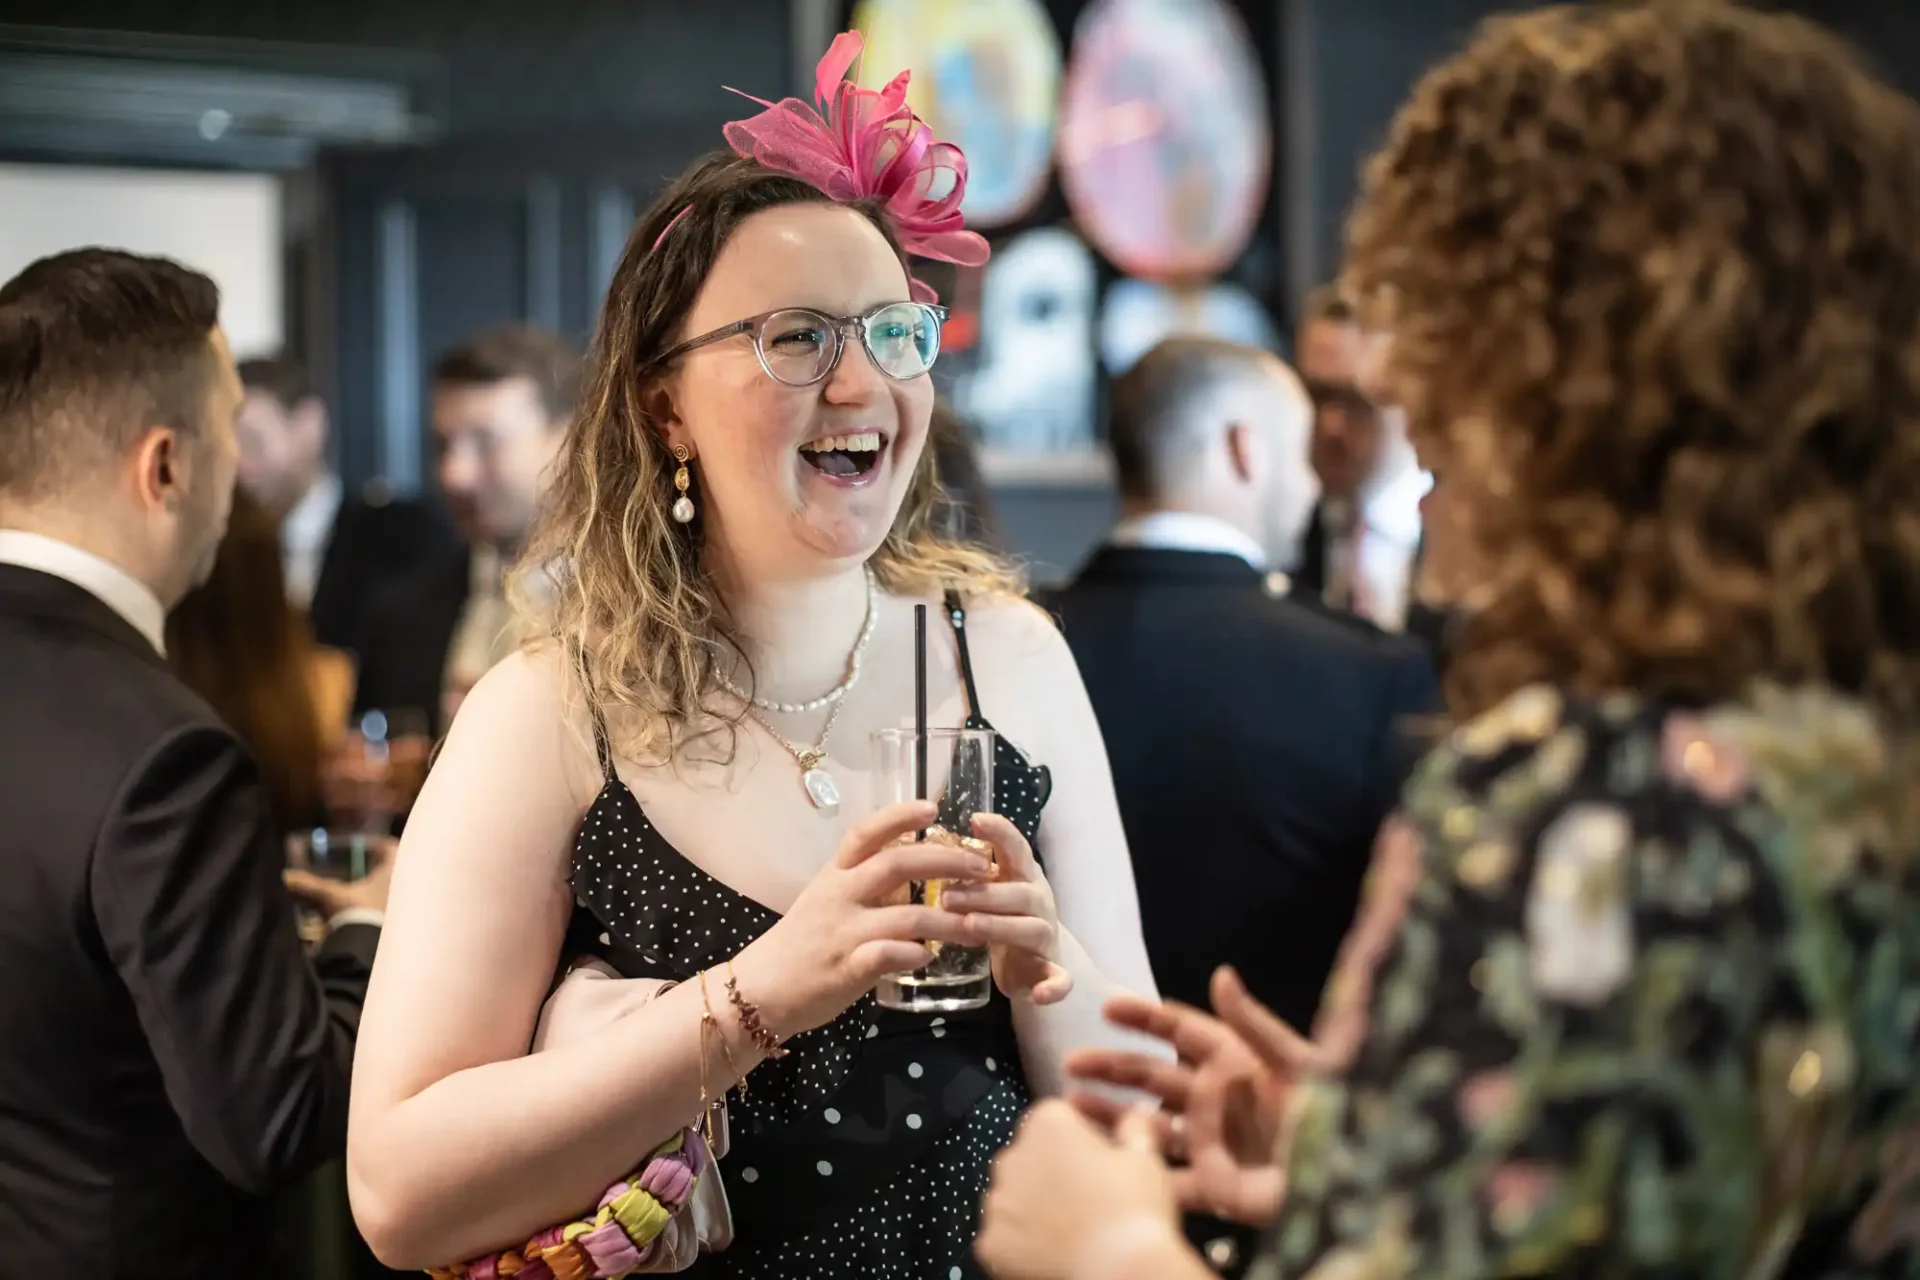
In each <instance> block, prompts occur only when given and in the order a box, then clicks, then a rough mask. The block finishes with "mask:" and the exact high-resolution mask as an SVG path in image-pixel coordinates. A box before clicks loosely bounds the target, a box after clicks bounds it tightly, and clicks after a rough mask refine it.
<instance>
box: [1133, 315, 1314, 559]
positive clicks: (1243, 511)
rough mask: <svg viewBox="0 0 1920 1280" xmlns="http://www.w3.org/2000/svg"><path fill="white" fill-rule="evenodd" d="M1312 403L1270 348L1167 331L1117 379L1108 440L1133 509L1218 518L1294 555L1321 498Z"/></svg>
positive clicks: (1278, 554) (1274, 552)
mask: <svg viewBox="0 0 1920 1280" xmlns="http://www.w3.org/2000/svg"><path fill="white" fill-rule="evenodd" d="M1312 421H1313V406H1312V403H1311V402H1310V401H1309V400H1308V399H1307V394H1306V390H1305V388H1303V387H1302V386H1301V383H1300V379H1299V378H1298V377H1296V376H1295V375H1294V372H1293V370H1292V369H1290V368H1288V367H1287V365H1286V364H1285V363H1284V362H1283V361H1281V360H1280V359H1279V358H1278V357H1277V356H1274V355H1273V354H1272V353H1270V352H1267V351H1263V350H1261V349H1259V348H1258V347H1249V346H1244V345H1242V344H1240V343H1236V342H1227V341H1224V340H1222V339H1218V338H1202V337H1175V338H1168V339H1166V340H1164V341H1162V342H1161V343H1159V344H1158V345H1157V346H1155V347H1154V348H1153V349H1152V350H1151V351H1149V352H1147V354H1146V355H1144V356H1142V357H1141V358H1140V360H1139V362H1138V363H1136V364H1135V365H1134V366H1133V367H1132V368H1131V369H1129V370H1127V372H1126V373H1125V374H1123V375H1122V376H1121V378H1120V379H1119V381H1118V382H1117V383H1115V385H1114V389H1113V413H1112V419H1111V422H1110V425H1109V428H1108V440H1109V443H1110V445H1111V448H1112V449H1113V457H1114V464H1115V470H1116V472H1117V473H1118V480H1119V484H1120V496H1121V498H1122V500H1123V501H1124V502H1125V503H1126V504H1127V505H1128V507H1129V508H1130V509H1133V510H1155V509H1163V510H1181V511H1191V512H1197V513H1200V514H1205V515H1212V516H1216V517H1218V518H1220V519H1223V520H1226V521H1228V522H1229V523H1232V524H1233V525H1235V526H1236V527H1238V528H1240V529H1242V530H1243V531H1245V532H1246V533H1248V534H1249V535H1250V536H1252V537H1254V538H1256V539H1258V540H1259V541H1260V542H1261V543H1262V545H1264V546H1265V547H1266V548H1267V550H1268V553H1269V555H1270V556H1272V557H1273V559H1274V561H1275V562H1276V563H1277V564H1285V563H1290V561H1291V554H1292V552H1293V551H1294V549H1295V548H1296V547H1297V544H1298V542H1299V539H1300V536H1301V533H1302V531H1304V529H1305V528H1306V523H1307V520H1308V518H1309V517H1310V516H1311V514H1312V510H1313V504H1314V502H1315V501H1316V500H1317V499H1318V497H1319V487H1318V485H1317V483H1315V481H1314V479H1313V473H1312V469H1311V467H1310V466H1309V464H1308V445H1309V440H1310V436H1311V431H1312Z"/></svg>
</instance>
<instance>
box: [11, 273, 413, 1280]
mask: <svg viewBox="0 0 1920 1280" xmlns="http://www.w3.org/2000/svg"><path fill="white" fill-rule="evenodd" d="M240 401H241V387H240V380H239V377H238V375H237V373H236V372H235V370H234V365H233V360H232V357H231V356H230V355H229V354H228V352H227V344H226V338H225V335H224V333H223V332H222V330H221V329H220V326H219V291H218V290H217V289H216V288H215V286H214V284H213V282H212V281H211V280H209V279H207V278H206V277H205V276H203V275H200V274H198V273H197V272H193V271H188V270H186V269H185V268H183V267H180V266H178V265H176V264H174V263H172V262H168V261H165V260H163V259H157V258H143V257H136V256H134V255H131V254H126V253H120V252H116V251H112V250H106V249H84V250H78V251H74V252H71V253H64V254H59V255H57V256H54V257H51V258H43V259H41V260H40V261H38V262H35V263H34V264H33V265H31V266H29V267H28V268H27V269H26V270H24V271H22V272H21V273H20V274H19V275H18V276H16V277H14V279H13V280H11V281H9V282H8V283H7V284H6V285H5V286H4V287H0V707H4V708H5V713H4V715H0V973H4V974H5V975H6V979H5V981H4V982H0V1046H4V1047H3V1048H0V1151H4V1152H5V1153H6V1156H5V1158H4V1159H0V1256H4V1257H5V1258H6V1264H5V1269H6V1270H7V1271H8V1272H9V1273H11V1274H20V1275H47V1276H54V1275H85V1276H93V1277H103V1278H105V1277H125V1278H126V1280H134V1278H135V1277H139V1278H140V1280H174V1278H177V1280H189V1278H191V1280H216V1278H224V1277H229V1276H236V1275H246V1274H260V1273H261V1272H262V1269H263V1268H266V1267H268V1266H269V1265H270V1258H269V1248H268V1235H269V1230H270V1228H269V1221H268V1220H269V1216H270V1215H268V1214H267V1212H266V1197H268V1196H269V1195H270V1194H271V1193H273V1192H275V1191H277V1190H279V1189H280V1188H282V1187H285V1186H286V1185H288V1184H289V1183H290V1182H292V1181H293V1180H294V1179H296V1178H298V1177H299V1176H300V1175H301V1174H303V1173H305V1172H306V1171H307V1170H309V1169H312V1168H313V1167H315V1166H316V1165H318V1164H319V1163H320V1162H321V1161H323V1160H326V1159H328V1158H329V1157H332V1156H337V1155H339V1154H340V1152H341V1151H342V1149H343V1147H344V1143H345V1137H346V1107H347V1077H348V1066H349V1061H350V1059H351V1056H352V1053H353V1042H354V1033H355V1030H356V1027H357V1025H358V1022H359V1015H360V1003H361V999H362V997H363V995H364V994H365V991H366V983H367V975H368V972H369V970H370V966H371V963H372V958H373V950H374V944H375V941H376V939H377V938H378V936H379V929H378V927H377V926H378V921H379V920H380V913H379V908H380V907H381V905H382V904H383V902H384V898H385V874H386V873H385V870H384V869H382V870H380V871H378V872H376V874H375V875H374V876H372V877H370V878H369V879H367V880H365V881H362V882H360V883H359V884H357V885H354V886H343V888H350V889H351V890H352V893H351V894H350V895H349V897H350V899H351V909H350V910H342V911H341V912H340V913H339V914H337V915H336V916H335V917H334V918H333V920H332V921H331V927H330V930H329V932H328V935H327V937H326V939H325V940H324V941H323V942H322V943H320V945H319V946H318V948H317V949H316V950H315V952H314V953H313V955H312V957H311V959H309V957H308V955H307V954H306V953H305V951H304V950H303V948H302V944H301V940H300V938H299V936H298V935H297V934H296V932H295V927H294V904H293V902H292V900H291V899H290V898H289V895H288V893H287V890H286V887H285V886H284V885H283V883H282V879H281V877H282V869H283V867H284V865H285V856H284V852H283V847H282V831H281V820H280V819H278V818H277V817H276V816H275V812H274V798H273V796H272V794H271V793H270V791H269V789H268V787H267V786H266V785H265V784H264V782H263V781H262V778H261V774H260V770H259V768H258V766H257V765H256V764H255V763H254V762H253V760H252V758H251V757H250V756H249V754H248V751H247V749H246V746H245V744H244V743H243V742H242V741H241V740H240V739H239V738H238V737H237V736H236V735H235V733H234V731H233V730H232V729H230V728H229V727H228V726H227V725H226V724H224V723H223V722H222V721H221V719H220V717H219V716H218V715H217V714H216V713H215V712H214V710H213V709H212V708H210V707H209V706H208V705H207V704H206V703H205V702H203V701H202V700H201V699H200V698H198V697H196V696H195V695H194V694H193V693H192V692H191V691H190V690H188V689H187V688H186V687H185V686H184V685H183V684H181V682H180V681H179V680H178V679H177V678H176V677H175V676H174V675H173V674H172V673H171V672H170V671H169V670H168V669H167V664H166V658H165V656H164V647H165V632H164V625H165V616H166V612H167V610H168V608H169V607H171V606H173V605H175V604H177V603H178V602H179V601H180V600H181V599H182V598H183V597H184V596H186V595H187V593H188V592H189V591H191V590H192V589H193V588H194V587H196V586H198V585H199V584H201V583H204V582H205V581H207V579H208V576H209V574H210V573H211V572H212V570H213V568H214V565H215V562H216V558H217V553H218V550H219V547H220V544H221V538H222V535H223V532H224V531H225V529H226V527H227V521H228V511H229V506H230V503H231V501H232V496H233V491H234V472H235V469H236V460H237V454H238V452H239V448H238V444H237V442H236V439H235V433H234V417H235V415H236V413H237V411H238V409H239V406H240ZM290 679H292V680H293V681H294V682H295V683H296V684H297V682H298V677H297V676H291V677H290Z"/></svg>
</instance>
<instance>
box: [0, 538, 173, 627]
mask: <svg viewBox="0 0 1920 1280" xmlns="http://www.w3.org/2000/svg"><path fill="white" fill-rule="evenodd" d="M0 564H10V565H15V566H17V567H19V568H22V569H33V570H35V571H37V572H39V573H45V574H50V575H52V576H53V577H56V578H63V579H65V580H66V581H68V582H71V583H72V584H73V585H74V586H76V587H79V588H80V589H81V590H82V591H85V592H87V593H88V594H89V595H91V596H93V597H95V598H96V599H98V600H99V601H100V603H102V604H104V605H106V606H107V608H109V609H111V610H113V611H114V612H115V613H117V614H119V615H120V616H121V617H122V618H123V619H125V620H126V622H127V625H128V626H130V627H132V628H133V629H134V630H135V631H138V632H139V633H140V634H141V635H143V636H145V637H146V639H147V643H149V644H151V645H152V646H153V647H154V651H155V652H157V653H159V654H160V655H161V656H162V657H164V656H166V652H167V610H166V607H165V606H164V605H162V604H161V603H160V597H158V596H156V595H154V594H153V591H152V590H151V589H150V588H148V587H147V586H145V585H144V584H142V583H141V582H139V581H137V580H136V579H135V578H134V577H133V576H132V575H130V574H128V573H127V571H126V570H124V569H122V568H120V567H119V566H118V565H116V564H112V563H109V562H108V561H106V560H102V559H101V558H100V557H99V556H96V555H94V554H93V553H92V552H90V551H82V550H81V549H80V548H79V547H76V546H74V545H73V544H72V543H69V542H62V541H60V540H59V539H58V538H48V537H45V536H43V535H41V534H38V533H28V532H26V531H25V530H22V529H0Z"/></svg>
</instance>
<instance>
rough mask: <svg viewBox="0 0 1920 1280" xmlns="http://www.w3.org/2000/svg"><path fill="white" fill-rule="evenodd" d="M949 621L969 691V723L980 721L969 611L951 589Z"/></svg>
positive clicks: (962, 676) (961, 674)
mask: <svg viewBox="0 0 1920 1280" xmlns="http://www.w3.org/2000/svg"><path fill="white" fill-rule="evenodd" d="M945 600H946V606H947V621H948V622H950V623H952V624H953V643H954V645H955V647H956V648H958V650H959V652H960V681H961V683H962V684H964V685H965V686H966V689H967V723H968V724H969V726H973V725H974V722H975V721H977V720H979V719H980V691H979V690H978V689H976V688H975V687H974V684H973V655H972V654H971V653H969V652H968V651H967V611H966V608H965V607H964V606H963V605H962V604H961V603H960V593H959V592H958V591H957V590H954V589H953V588H951V587H949V588H948V589H947V592H946V596H945Z"/></svg>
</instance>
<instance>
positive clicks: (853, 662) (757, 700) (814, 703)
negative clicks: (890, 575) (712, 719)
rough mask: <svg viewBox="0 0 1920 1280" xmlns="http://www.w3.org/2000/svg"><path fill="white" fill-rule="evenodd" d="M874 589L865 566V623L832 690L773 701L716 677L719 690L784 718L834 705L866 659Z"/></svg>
mask: <svg viewBox="0 0 1920 1280" xmlns="http://www.w3.org/2000/svg"><path fill="white" fill-rule="evenodd" d="M874 588H875V583H874V578H873V567H872V566H871V565H869V566H868V567H867V620H866V622H864V623H863V624H861V627H860V638H859V639H858V640H855V641H854V642H853V652H852V653H850V654H848V655H847V674H846V675H844V676H842V677H841V679H840V683H839V684H837V685H835V686H833V688H831V689H829V690H827V691H826V692H825V693H823V694H821V695H820V696H819V697H817V698H812V699H809V700H808V701H806V702H775V701H774V700H773V699H771V698H762V697H760V696H759V695H758V694H752V695H750V694H748V693H747V691H746V690H745V689H742V688H741V687H740V686H739V685H737V684H735V683H734V682H733V681H732V680H729V679H728V678H727V677H726V676H724V675H723V676H721V677H720V687H721V688H722V689H725V690H726V691H727V692H728V693H730V694H732V695H733V696H734V697H736V698H738V699H740V701H742V702H744V703H747V704H748V705H750V706H755V707H758V708H760V709H761V710H762V711H779V712H783V713H785V714H786V715H803V714H805V713H806V712H808V711H818V710H819V709H820V708H822V707H828V706H833V705H834V704H836V703H838V702H839V701H840V699H842V698H844V697H846V696H847V690H849V689H851V688H853V685H854V682H855V681H856V680H858V679H859V678H860V659H861V658H863V657H865V656H866V652H867V642H868V641H869V640H871V639H873V628H874V624H875V622H876V621H878V619H879V617H880V610H879V608H878V607H877V606H876V605H875V603H874V598H875V595H876V592H875V589H874ZM754 719H756V720H757V719H759V717H758V716H755V717H754Z"/></svg>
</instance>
